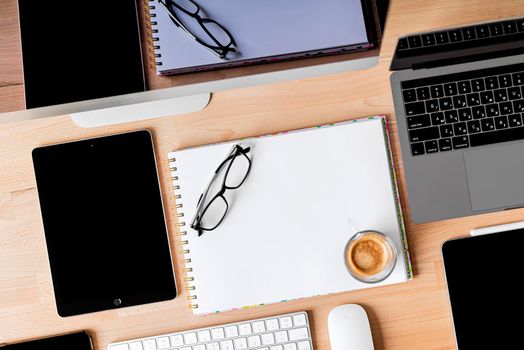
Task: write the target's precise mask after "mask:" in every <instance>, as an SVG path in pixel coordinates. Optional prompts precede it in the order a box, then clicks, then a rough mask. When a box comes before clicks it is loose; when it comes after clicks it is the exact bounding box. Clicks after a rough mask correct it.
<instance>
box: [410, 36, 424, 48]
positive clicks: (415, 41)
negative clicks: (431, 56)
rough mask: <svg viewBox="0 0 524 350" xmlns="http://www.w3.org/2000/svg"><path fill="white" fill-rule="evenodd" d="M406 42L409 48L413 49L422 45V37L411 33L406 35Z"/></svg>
mask: <svg viewBox="0 0 524 350" xmlns="http://www.w3.org/2000/svg"><path fill="white" fill-rule="evenodd" d="M408 44H409V48H410V49H414V48H417V47H421V46H422V39H421V38H420V35H412V36H409V37H408Z"/></svg>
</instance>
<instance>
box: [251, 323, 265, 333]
mask: <svg viewBox="0 0 524 350" xmlns="http://www.w3.org/2000/svg"><path fill="white" fill-rule="evenodd" d="M265 331H266V326H265V325H264V321H256V322H253V333H262V332H265Z"/></svg>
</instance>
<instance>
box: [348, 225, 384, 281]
mask: <svg viewBox="0 0 524 350" xmlns="http://www.w3.org/2000/svg"><path fill="white" fill-rule="evenodd" d="M346 259H347V261H348V264H349V265H350V267H351V269H352V270H353V271H354V272H355V273H357V274H359V275H362V276H373V275H376V274H377V273H379V272H381V271H382V269H384V266H385V265H386V263H387V261H388V250H387V248H386V245H385V243H384V238H383V237H381V236H379V235H377V234H374V233H370V234H367V235H365V236H364V237H362V238H361V239H359V240H357V241H355V242H353V243H352V244H351V246H350V247H349V249H348V253H347V256H346Z"/></svg>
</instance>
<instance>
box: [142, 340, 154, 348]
mask: <svg viewBox="0 0 524 350" xmlns="http://www.w3.org/2000/svg"><path fill="white" fill-rule="evenodd" d="M142 345H144V350H156V341H155V339H147V340H144V341H143V342H142Z"/></svg>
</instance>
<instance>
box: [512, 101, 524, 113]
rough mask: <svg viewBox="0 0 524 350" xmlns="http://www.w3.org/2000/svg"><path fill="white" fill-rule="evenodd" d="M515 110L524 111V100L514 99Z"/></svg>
mask: <svg viewBox="0 0 524 350" xmlns="http://www.w3.org/2000/svg"><path fill="white" fill-rule="evenodd" d="M513 111H514V112H515V113H523V112H524V100H517V101H513Z"/></svg>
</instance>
